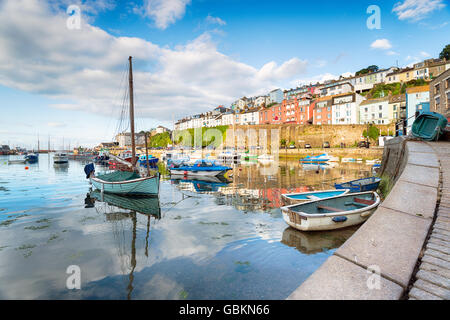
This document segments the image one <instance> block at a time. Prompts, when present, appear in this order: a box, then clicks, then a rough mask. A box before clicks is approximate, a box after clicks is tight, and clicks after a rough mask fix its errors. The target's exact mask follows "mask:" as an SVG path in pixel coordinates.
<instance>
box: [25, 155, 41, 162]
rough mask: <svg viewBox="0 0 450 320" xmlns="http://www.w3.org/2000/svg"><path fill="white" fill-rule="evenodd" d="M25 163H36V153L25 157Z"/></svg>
mask: <svg viewBox="0 0 450 320" xmlns="http://www.w3.org/2000/svg"><path fill="white" fill-rule="evenodd" d="M25 161H26V162H28V163H36V162H38V161H39V156H38V155H37V154H36V153H29V154H27V155H26V156H25Z"/></svg>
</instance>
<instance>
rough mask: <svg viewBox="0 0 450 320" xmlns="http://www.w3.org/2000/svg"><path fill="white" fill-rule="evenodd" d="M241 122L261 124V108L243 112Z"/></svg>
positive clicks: (242, 123) (243, 123)
mask: <svg viewBox="0 0 450 320" xmlns="http://www.w3.org/2000/svg"><path fill="white" fill-rule="evenodd" d="M239 122H240V124H241V125H255V124H259V108H256V107H255V108H251V109H247V110H244V111H242V112H241V114H240V119H239Z"/></svg>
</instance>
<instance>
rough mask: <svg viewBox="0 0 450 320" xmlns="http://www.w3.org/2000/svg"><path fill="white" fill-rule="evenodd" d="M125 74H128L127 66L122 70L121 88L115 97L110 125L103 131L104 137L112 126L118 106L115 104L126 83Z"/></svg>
mask: <svg viewBox="0 0 450 320" xmlns="http://www.w3.org/2000/svg"><path fill="white" fill-rule="evenodd" d="M125 75H126V68H124V69H123V70H122V73H121V77H120V83H119V90H118V91H117V92H116V94H115V97H114V99H113V109H112V112H111V114H110V117H109V120H108V125H107V126H106V128H105V131H104V133H103V137H107V136H109V134H108V133H107V132H108V131H109V128H110V127H111V122H112V120H113V117H114V114H115V113H116V112H115V111H116V108H114V106H116V101H118V100H119V95H120V93H121V92H122V86H123V83H124V79H125ZM117 105H118V104H117ZM115 119H117V118H116V117H115Z"/></svg>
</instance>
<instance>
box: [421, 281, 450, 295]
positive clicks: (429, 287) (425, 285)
mask: <svg viewBox="0 0 450 320" xmlns="http://www.w3.org/2000/svg"><path fill="white" fill-rule="evenodd" d="M414 288H418V289H422V290H423V291H426V292H428V293H431V294H433V295H435V296H438V297H439V298H442V299H444V300H448V299H449V298H450V291H449V290H447V289H444V288H442V287H439V286H436V285H434V284H432V283H430V282H427V281H423V280H421V279H419V280H417V281H416V282H414Z"/></svg>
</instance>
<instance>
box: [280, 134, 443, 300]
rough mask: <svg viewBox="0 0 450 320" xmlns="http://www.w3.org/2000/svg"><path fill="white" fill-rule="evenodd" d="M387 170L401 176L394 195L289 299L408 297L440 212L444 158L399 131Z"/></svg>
mask: <svg viewBox="0 0 450 320" xmlns="http://www.w3.org/2000/svg"><path fill="white" fill-rule="evenodd" d="M381 171H382V174H384V175H387V176H389V177H390V178H391V179H392V180H393V181H394V182H395V185H394V186H393V188H392V190H391V191H390V193H389V195H388V196H387V197H386V199H385V200H384V202H383V203H382V204H381V205H380V206H379V207H378V209H377V210H376V211H375V212H374V214H373V215H372V216H371V217H370V218H369V219H368V220H367V221H366V222H365V223H364V224H363V225H362V226H361V227H360V228H359V229H358V231H357V232H356V233H354V234H353V236H352V237H350V238H349V239H348V240H347V241H346V242H345V243H344V244H343V245H342V246H341V247H340V248H339V249H338V250H336V251H335V253H334V254H333V255H332V256H331V257H330V258H328V259H327V260H326V262H325V263H324V264H323V265H322V266H321V267H320V268H319V269H318V270H316V271H315V272H314V273H313V274H312V275H311V276H310V277H309V278H308V279H307V280H306V281H305V282H303V283H302V284H301V285H300V286H299V287H298V288H297V289H296V290H295V291H294V292H292V294H291V295H290V296H289V297H288V299H289V300H299V299H300V300H304V299H305V300H309V299H312V300H321V299H332V300H342V299H355V300H366V299H367V300H372V299H377V300H396V299H403V298H405V295H406V293H407V292H408V290H409V287H410V285H411V280H412V279H413V276H414V274H415V272H416V270H417V265H418V260H419V258H420V257H421V252H422V250H423V248H424V243H425V241H426V239H427V237H428V235H429V231H430V227H431V225H432V223H433V218H434V216H435V211H436V204H437V200H438V192H439V187H440V163H439V159H438V157H437V155H436V153H435V151H434V150H433V148H432V147H431V146H430V144H428V143H425V142H419V141H406V140H405V139H403V138H401V137H399V138H396V139H393V140H391V141H389V142H388V143H387V144H386V146H385V149H384V152H383V164H382V168H381Z"/></svg>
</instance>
